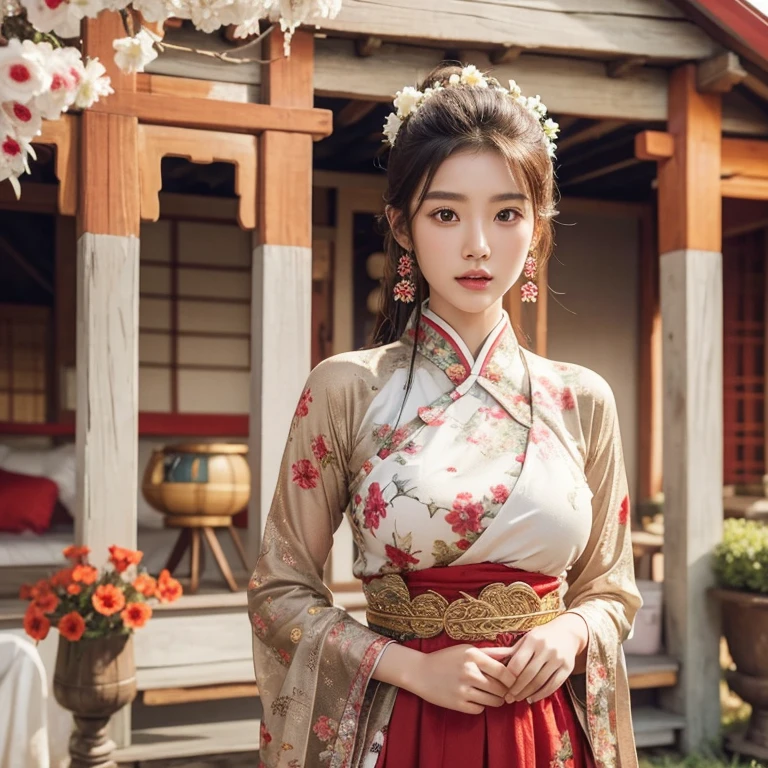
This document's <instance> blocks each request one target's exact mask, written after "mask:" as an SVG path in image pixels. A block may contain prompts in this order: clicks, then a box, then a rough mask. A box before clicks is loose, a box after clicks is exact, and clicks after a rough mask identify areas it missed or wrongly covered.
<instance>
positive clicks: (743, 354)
mask: <svg viewBox="0 0 768 768" xmlns="http://www.w3.org/2000/svg"><path fill="white" fill-rule="evenodd" d="M767 245H768V243H767V242H766V232H765V230H760V231H757V232H750V233H748V234H744V235H740V236H738V237H733V238H729V239H727V240H726V241H725V242H724V244H723V331H724V339H723V341H724V349H723V352H724V354H723V376H724V378H723V390H724V403H723V406H724V408H723V422H724V425H723V426H724V434H723V438H724V444H723V448H724V479H725V483H726V484H728V485H731V484H751V483H760V482H761V481H762V478H763V475H764V474H766V466H765V439H766V438H765V394H766V390H765V354H766V343H765V334H766V324H765V301H766V278H767V275H766V265H765V261H766V254H768V249H767V247H766V246H767Z"/></svg>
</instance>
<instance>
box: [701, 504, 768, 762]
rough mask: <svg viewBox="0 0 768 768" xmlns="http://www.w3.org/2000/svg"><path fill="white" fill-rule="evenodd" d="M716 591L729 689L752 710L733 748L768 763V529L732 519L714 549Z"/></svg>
mask: <svg viewBox="0 0 768 768" xmlns="http://www.w3.org/2000/svg"><path fill="white" fill-rule="evenodd" d="M714 554H715V563H714V567H715V573H716V576H717V581H718V585H719V588H718V589H717V590H715V593H716V595H717V597H718V598H719V600H720V603H721V605H722V618H723V634H724V635H725V639H726V640H727V642H728V649H729V651H730V654H731V658H732V659H733V662H734V664H735V666H736V669H735V670H728V672H727V673H726V677H727V680H728V685H729V686H730V687H731V688H732V689H733V690H734V691H735V693H736V694H738V695H739V696H740V697H741V698H742V699H744V701H746V702H747V703H748V704H750V705H751V706H752V715H751V717H750V720H749V724H748V726H747V730H746V733H745V734H744V736H738V737H736V739H737V741H738V744H735V743H734V744H733V746H734V748H736V749H738V751H740V752H743V753H745V754H751V755H753V756H755V757H759V758H763V759H766V758H768V526H767V525H765V523H762V522H760V521H757V520H744V519H740V518H731V519H728V520H726V521H725V523H724V526H723V539H722V541H721V542H720V544H718V545H717V547H716V548H715V553H714Z"/></svg>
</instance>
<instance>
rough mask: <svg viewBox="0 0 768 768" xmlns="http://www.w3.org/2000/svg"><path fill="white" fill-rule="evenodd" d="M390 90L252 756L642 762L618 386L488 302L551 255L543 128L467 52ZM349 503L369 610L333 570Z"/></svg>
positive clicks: (304, 403)
mask: <svg viewBox="0 0 768 768" xmlns="http://www.w3.org/2000/svg"><path fill="white" fill-rule="evenodd" d="M395 107H396V110H397V111H396V112H395V113H393V114H392V115H390V117H389V119H388V121H387V124H386V125H385V134H386V136H387V140H388V142H389V143H390V144H391V150H390V155H389V163H388V171H387V173H388V181H389V189H388V192H387V198H386V201H387V208H386V217H387V221H388V224H389V228H390V231H389V234H388V243H387V259H388V277H387V280H386V283H387V294H386V295H387V299H386V307H385V310H384V312H383V313H382V320H381V322H380V324H379V326H378V330H377V339H376V340H377V342H378V345H377V346H375V347H374V348H372V349H369V350H365V351H360V352H353V353H348V354H343V355H337V356H335V357H333V358H331V359H329V360H327V361H325V362H324V363H322V364H321V365H319V366H318V367H317V368H315V370H313V371H312V373H311V374H310V377H309V380H308V382H307V384H306V388H305V389H304V392H303V394H302V396H301V399H300V402H299V404H298V407H297V409H296V413H295V416H294V419H293V422H292V425H291V431H290V436H289V438H288V445H287V447H286V452H285V456H284V459H283V464H282V469H281V474H280V478H279V481H278V486H277V491H276V494H275V498H274V502H273V506H272V509H271V512H270V515H269V518H268V520H267V524H266V531H265V536H264V541H263V546H262V552H261V555H260V558H259V562H258V564H257V566H256V570H255V573H254V575H253V578H252V580H251V584H250V589H249V610H250V615H251V620H252V623H253V628H254V632H255V640H254V660H255V668H256V676H257V680H258V683H259V690H260V692H261V698H262V701H263V706H264V719H263V725H262V734H261V760H262V765H264V766H269V768H273V767H277V766H296V767H297V768H298V767H299V766H303V767H304V768H309V767H310V766H350V767H355V768H356V767H357V766H365V767H369V766H370V768H374V767H375V768H417V767H418V768H441V767H442V766H451V765H461V766H467V767H468V768H481V767H482V766H488V767H489V768H501V767H502V766H525V767H526V768H529V767H530V768H560V767H561V766H569V768H570V767H572V768H581V767H582V766H588V767H591V766H597V767H599V768H612V767H613V766H618V767H619V768H628V767H632V766H636V764H637V759H636V755H635V749H634V741H633V737H632V726H631V719H630V710H629V691H628V686H627V680H626V672H625V669H624V663H623V656H622V653H621V643H622V642H623V640H624V639H625V638H626V636H627V634H628V631H629V628H630V625H631V622H632V620H633V617H634V615H635V612H636V611H637V608H638V607H639V604H640V599H639V595H638V592H637V590H636V587H635V584H634V579H633V569H632V557H631V543H630V528H629V501H628V497H627V483H626V477H625V470H624V464H623V459H622V453H621V441H620V436H619V428H618V424H617V418H616V406H615V403H614V399H613V395H612V393H611V390H610V388H609V386H608V385H607V384H606V382H605V381H604V380H603V379H602V378H600V377H599V376H598V375H597V374H595V373H593V372H591V371H588V370H586V369H584V368H582V367H580V366H576V365H570V364H562V363H555V362H551V361H549V360H546V359H544V358H541V357H538V356H537V355H534V354H532V353H531V352H529V351H527V350H524V349H523V348H522V347H521V346H520V345H519V343H518V340H517V338H516V337H515V333H514V331H513V329H512V327H511V325H510V322H509V318H508V316H507V315H506V313H505V312H504V311H503V309H502V297H503V296H504V294H505V293H506V292H507V291H508V290H509V289H510V288H511V287H512V286H513V284H514V283H515V282H516V281H517V280H518V279H519V278H520V276H521V273H522V274H523V275H524V278H525V280H526V281H527V282H525V285H523V287H522V292H523V295H522V298H523V300H525V301H532V300H535V298H536V292H537V288H536V285H535V283H534V282H533V279H534V278H535V275H536V271H537V268H538V267H539V266H540V265H541V263H542V262H543V261H544V259H545V258H546V257H547V256H548V255H549V251H550V249H551V245H552V229H551V217H552V215H553V213H554V200H553V196H554V183H553V168H552V160H551V157H552V154H553V148H554V137H555V135H556V131H557V126H556V124H555V123H553V122H552V121H551V120H546V109H545V108H544V107H543V105H542V104H541V103H540V101H539V100H538V97H536V98H534V99H530V98H529V99H526V98H525V97H523V96H522V95H521V94H520V91H519V88H517V86H516V85H515V83H514V81H510V87H509V88H508V89H507V88H503V87H502V86H501V85H500V84H499V83H498V82H497V81H495V80H494V79H493V78H489V77H486V76H485V75H483V74H482V73H480V72H478V71H477V70H476V69H475V68H474V67H472V66H469V67H465V68H463V69H461V68H459V67H451V66H443V67H440V68H438V69H437V70H435V71H434V72H433V73H431V74H430V76H429V77H428V78H427V79H426V80H425V82H424V84H423V85H422V86H421V88H420V89H418V90H416V89H413V88H406V89H404V90H403V91H401V92H400V93H398V96H397V98H396V99H395ZM345 513H346V515H347V517H348V518H349V522H350V524H351V525H352V530H353V532H354V537H355V542H356V544H357V549H358V553H359V554H358V558H357V561H356V563H355V566H354V572H355V574H356V576H358V577H359V578H361V579H362V581H363V585H364V591H365V594H366V599H367V602H368V611H367V618H368V625H369V626H367V627H366V626H364V625H362V624H360V623H358V622H357V621H355V620H353V619H352V618H350V617H349V616H348V615H347V614H346V613H345V612H344V611H342V610H340V609H337V608H334V607H332V596H331V594H330V592H329V591H328V589H327V588H326V587H325V585H324V584H323V580H322V571H323V565H324V563H325V561H326V559H327V556H328V553H329V551H330V548H331V544H332V536H333V533H334V531H335V530H336V528H337V527H338V526H339V525H340V524H341V523H342V517H343V516H344V514H345Z"/></svg>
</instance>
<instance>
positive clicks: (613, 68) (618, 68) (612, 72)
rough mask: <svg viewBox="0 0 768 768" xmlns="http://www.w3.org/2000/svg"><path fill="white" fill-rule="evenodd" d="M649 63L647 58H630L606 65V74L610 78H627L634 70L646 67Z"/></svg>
mask: <svg viewBox="0 0 768 768" xmlns="http://www.w3.org/2000/svg"><path fill="white" fill-rule="evenodd" d="M647 63H648V57H647V56H629V57H627V58H623V59H617V60H616V61H610V62H608V64H606V67H605V72H606V74H607V75H608V77H626V76H627V75H628V74H629V73H630V72H632V71H633V70H636V69H639V68H640V67H644V66H645V65H646V64H647Z"/></svg>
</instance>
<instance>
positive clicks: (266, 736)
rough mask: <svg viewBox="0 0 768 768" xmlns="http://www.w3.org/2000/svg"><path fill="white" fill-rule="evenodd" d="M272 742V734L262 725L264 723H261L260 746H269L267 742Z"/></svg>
mask: <svg viewBox="0 0 768 768" xmlns="http://www.w3.org/2000/svg"><path fill="white" fill-rule="evenodd" d="M270 741H272V734H271V733H270V732H269V731H268V730H267V726H266V724H265V723H264V721H263V720H262V721H261V744H262V746H266V745H267V744H269V742H270Z"/></svg>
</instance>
